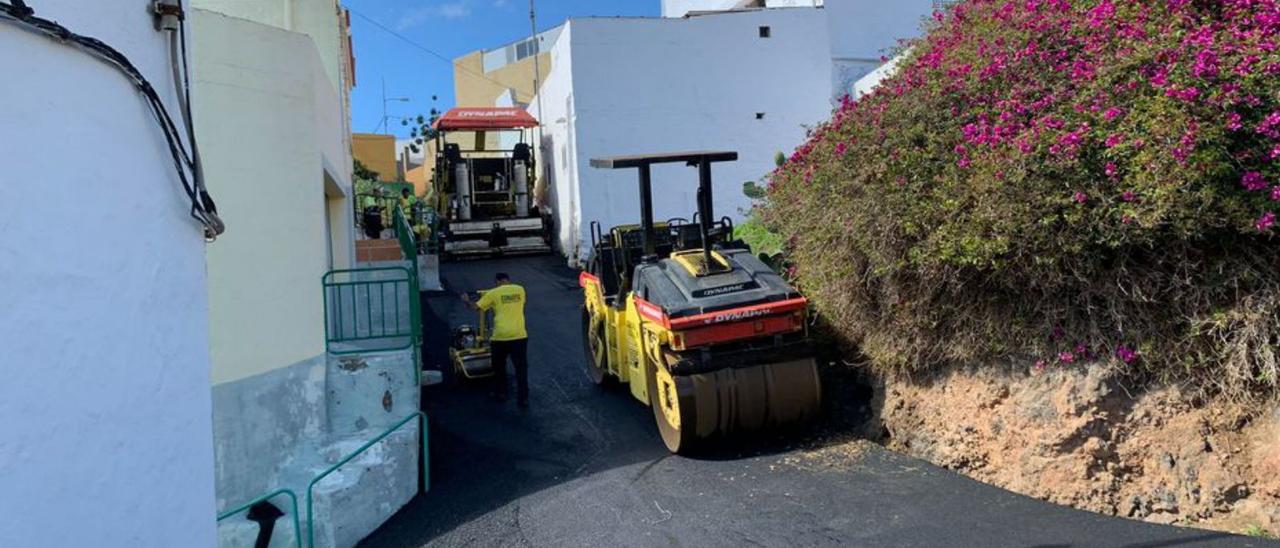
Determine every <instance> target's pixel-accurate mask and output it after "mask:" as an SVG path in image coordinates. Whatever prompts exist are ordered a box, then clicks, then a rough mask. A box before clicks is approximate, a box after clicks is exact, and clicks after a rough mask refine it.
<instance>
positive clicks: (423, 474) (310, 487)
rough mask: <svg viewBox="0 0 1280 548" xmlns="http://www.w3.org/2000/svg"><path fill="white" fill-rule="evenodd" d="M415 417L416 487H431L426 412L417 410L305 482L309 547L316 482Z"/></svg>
mask: <svg viewBox="0 0 1280 548" xmlns="http://www.w3.org/2000/svg"><path fill="white" fill-rule="evenodd" d="M415 418H416V419H418V436H419V437H420V438H421V439H422V459H421V460H420V462H421V464H422V469H421V470H420V471H419V474H418V477H419V478H421V481H420V483H419V485H418V489H419V490H420V492H423V493H425V492H427V491H429V490H430V489H431V476H430V471H431V459H430V454H429V453H428V452H427V449H428V444H427V414H426V413H423V412H422V411H417V412H414V413H413V414H411V415H409V416H407V417H405V418H403V419H400V420H399V421H398V422H396V423H395V424H393V425H391V426H390V427H389V428H387V429H386V430H383V431H382V433H381V434H378V436H377V437H375V438H373V439H371V440H369V441H367V442H365V444H364V445H361V446H360V448H359V449H356V450H355V451H352V452H351V454H349V455H347V456H346V457H343V459H342V460H340V461H338V462H337V463H336V464H334V465H333V466H330V467H329V468H327V469H325V471H324V472H321V473H320V475H318V476H316V478H315V479H313V480H311V483H309V484H307V546H308V547H309V548H315V545H316V537H315V519H314V517H315V516H314V502H315V500H314V497H313V493H314V491H315V486H316V484H317V483H320V481H321V480H323V479H324V478H326V477H328V476H329V474H332V473H334V472H336V471H337V470H338V469H339V468H342V466H343V465H345V464H347V463H348V462H351V460H352V459H354V458H356V457H358V456H360V454H361V453H363V452H365V451H367V450H368V449H369V448H370V447H373V445H374V444H376V443H378V442H380V441H382V440H383V439H386V437H387V436H390V435H391V434H392V433H394V432H395V431H396V430H399V429H400V428H401V427H402V426H404V425H406V424H408V423H409V421H412V420H413V419H415Z"/></svg>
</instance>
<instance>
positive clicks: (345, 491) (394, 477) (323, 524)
mask: <svg viewBox="0 0 1280 548" xmlns="http://www.w3.org/2000/svg"><path fill="white" fill-rule="evenodd" d="M378 433H379V432H374V431H372V429H370V431H368V432H364V433H362V434H363V436H362V435H360V434H357V435H353V436H350V437H348V438H345V439H342V440H338V441H335V442H334V443H333V444H331V445H330V446H329V447H327V448H326V449H325V450H324V451H323V456H324V462H323V463H322V465H317V466H316V467H314V468H313V469H312V472H313V476H314V475H319V474H320V473H321V472H323V471H324V469H325V468H327V467H328V466H330V465H332V464H334V463H337V462H338V461H340V460H341V459H342V457H344V456H346V455H349V454H351V453H352V452H353V451H355V450H356V449H358V448H359V447H360V446H361V445H362V444H364V443H365V442H366V441H368V440H369V439H370V438H371V437H373V436H375V435H377V434H378ZM420 447H421V445H420V444H419V438H418V423H417V421H413V422H410V423H408V424H406V425H404V427H403V428H401V429H400V430H398V431H396V432H395V433H393V434H391V435H390V436H387V437H386V438H385V439H383V440H382V441H381V442H379V443H376V444H374V445H373V446H371V447H370V448H369V449H367V450H365V452H363V453H361V454H360V456H358V457H356V458H355V459H354V460H352V461H350V462H348V463H347V464H346V465H344V466H342V467H341V468H339V469H338V470H337V471H335V472H333V473H332V474H330V475H329V476H327V477H326V478H325V479H323V480H321V481H320V482H319V483H317V484H316V486H315V489H314V491H313V493H312V497H313V499H312V500H313V504H314V505H313V507H312V519H313V520H314V521H315V530H314V534H315V546H317V547H326V548H327V547H334V548H347V547H351V546H355V545H356V543H357V542H360V540H361V539H363V538H364V537H366V536H368V535H369V534H370V533H372V532H373V531H374V530H376V529H377V528H378V527H379V526H380V525H382V524H383V522H385V521H387V519H389V518H390V517H391V516H392V515H393V514H395V513H396V512H397V511H399V510H400V508H402V507H403V506H404V505H405V504H408V503H409V500H410V499H412V498H413V497H414V495H415V494H417V492H418V453H419V452H420V451H421V450H420ZM304 493H305V490H304ZM300 496H301V497H302V499H303V500H302V502H301V504H302V506H303V508H302V514H303V529H304V533H303V534H304V536H305V535H306V533H305V529H306V519H305V518H306V495H305V494H303V495H300Z"/></svg>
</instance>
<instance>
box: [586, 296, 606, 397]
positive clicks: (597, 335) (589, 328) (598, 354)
mask: <svg viewBox="0 0 1280 548" xmlns="http://www.w3.org/2000/svg"><path fill="white" fill-rule="evenodd" d="M582 349H583V351H584V352H585V353H586V358H587V376H588V377H591V382H593V383H595V384H597V385H603V384H606V383H608V381H609V379H610V377H609V352H608V350H607V349H606V347H605V340H604V321H603V320H597V319H595V318H594V317H592V315H591V311H590V310H588V309H587V307H586V306H583V307H582Z"/></svg>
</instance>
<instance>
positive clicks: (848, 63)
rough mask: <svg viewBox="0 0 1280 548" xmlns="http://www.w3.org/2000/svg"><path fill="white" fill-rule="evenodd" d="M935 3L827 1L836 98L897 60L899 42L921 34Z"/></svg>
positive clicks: (926, 0)
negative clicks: (889, 60)
mask: <svg viewBox="0 0 1280 548" xmlns="http://www.w3.org/2000/svg"><path fill="white" fill-rule="evenodd" d="M935 3H936V1H935V0H894V1H892V2H885V1H884V0H826V5H825V8H824V9H825V10H826V12H827V23H828V26H829V28H830V30H829V33H830V36H831V60H832V75H831V79H832V84H833V88H832V91H833V94H834V95H835V96H837V97H838V96H840V95H844V94H845V93H848V92H849V90H850V88H851V87H852V86H853V83H854V82H857V81H858V80H859V79H861V78H862V77H864V76H866V75H867V74H869V73H871V71H873V70H875V69H876V68H877V67H879V66H880V65H881V64H882V62H881V61H880V59H881V58H882V57H893V56H894V55H895V54H896V53H897V50H898V46H899V42H900V41H901V40H904V39H910V38H915V37H917V36H919V35H920V32H921V26H920V25H921V23H922V22H923V21H924V19H925V18H927V17H928V16H929V14H931V13H932V12H933V10H934V5H935Z"/></svg>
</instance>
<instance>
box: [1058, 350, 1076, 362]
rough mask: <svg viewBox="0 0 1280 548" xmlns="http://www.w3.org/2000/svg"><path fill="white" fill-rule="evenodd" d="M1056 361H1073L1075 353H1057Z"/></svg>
mask: <svg viewBox="0 0 1280 548" xmlns="http://www.w3.org/2000/svg"><path fill="white" fill-rule="evenodd" d="M1058 361H1060V362H1062V363H1075V361H1076V355H1075V354H1072V353H1071V352H1060V353H1058Z"/></svg>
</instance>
